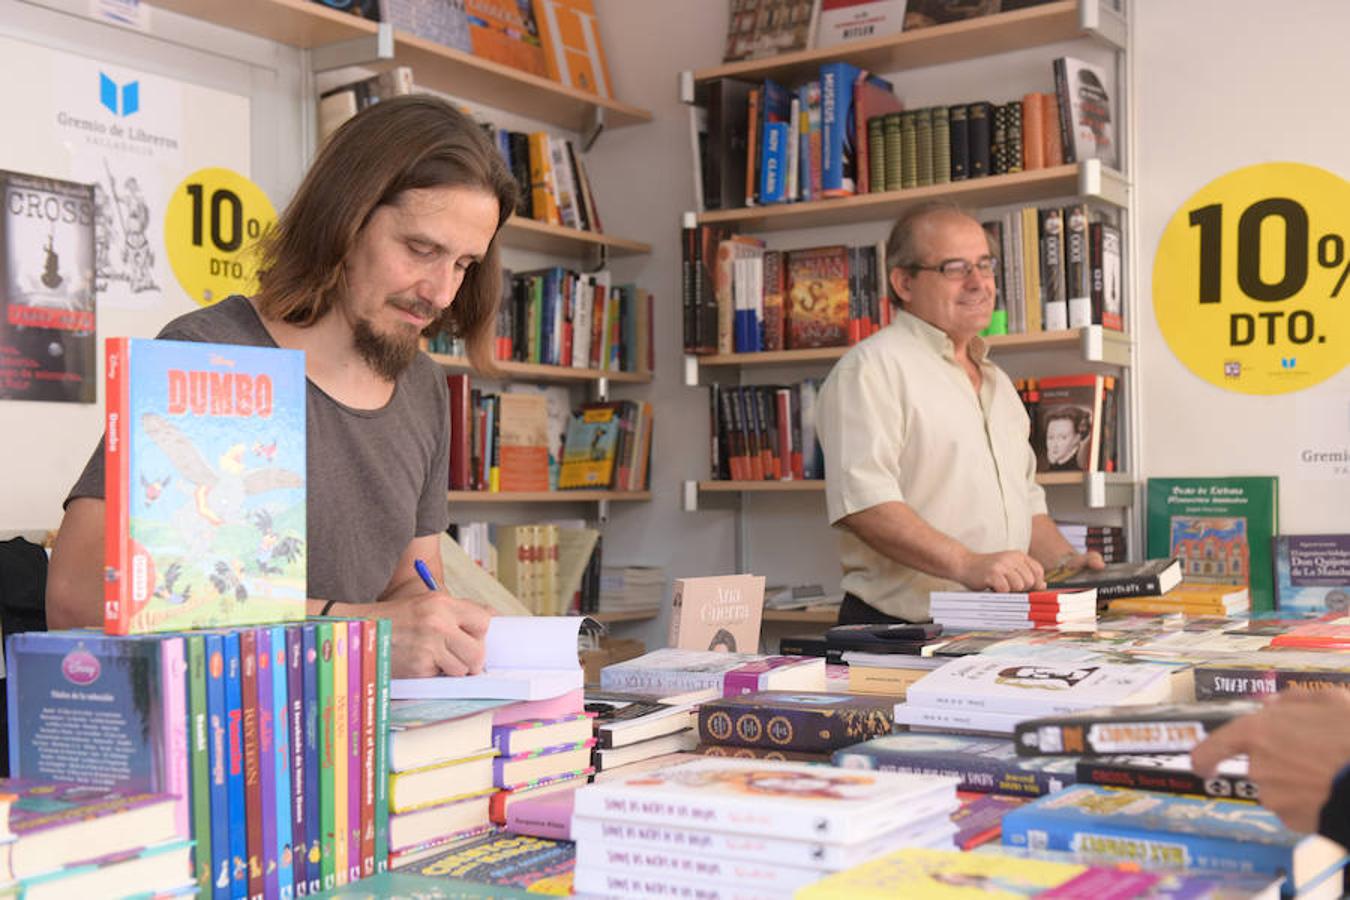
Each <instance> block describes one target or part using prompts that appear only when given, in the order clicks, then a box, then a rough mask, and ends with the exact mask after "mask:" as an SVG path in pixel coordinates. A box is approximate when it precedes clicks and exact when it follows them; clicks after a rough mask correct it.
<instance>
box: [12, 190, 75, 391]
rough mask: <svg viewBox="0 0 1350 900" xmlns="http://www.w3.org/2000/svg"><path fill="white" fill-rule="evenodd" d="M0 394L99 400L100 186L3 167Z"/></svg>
mask: <svg viewBox="0 0 1350 900" xmlns="http://www.w3.org/2000/svg"><path fill="white" fill-rule="evenodd" d="M0 198H2V199H3V200H4V209H3V212H0V400H45V401H55V402H64V403H93V402H94V393H95V387H96V385H95V383H94V378H95V354H96V353H97V345H96V343H95V337H94V189H93V187H92V186H90V185H87V184H75V183H73V182H69V181H58V180H56V179H54V178H40V177H38V176H35V175H24V174H20V173H18V172H6V171H3V170H0Z"/></svg>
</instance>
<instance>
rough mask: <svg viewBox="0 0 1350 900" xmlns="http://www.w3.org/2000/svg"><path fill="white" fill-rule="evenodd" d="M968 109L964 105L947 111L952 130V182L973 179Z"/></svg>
mask: <svg viewBox="0 0 1350 900" xmlns="http://www.w3.org/2000/svg"><path fill="white" fill-rule="evenodd" d="M966 110H967V107H966V106H965V105H964V104H962V105H960V106H953V107H951V109H949V110H948V111H947V118H948V123H949V127H950V129H951V145H952V165H951V180H952V181H965V180H966V179H967V178H970V177H972V175H973V173H972V172H971V166H970V158H971V152H970V122H969V119H968V118H967V116H966Z"/></svg>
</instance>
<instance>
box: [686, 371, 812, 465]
mask: <svg viewBox="0 0 1350 900" xmlns="http://www.w3.org/2000/svg"><path fill="white" fill-rule="evenodd" d="M819 389H820V379H817V378H807V379H804V380H803V381H800V382H798V383H797V384H794V385H745V386H742V387H734V386H730V385H719V384H714V385H710V386H709V388H708V398H709V403H710V407H709V418H710V420H711V425H712V436H713V439H712V443H711V451H712V456H711V460H710V463H711V466H710V471H711V472H712V476H713V478H714V479H715V480H723V481H725V480H732V481H801V480H803V479H817V478H823V477H824V475H825V464H824V460H823V458H822V456H821V450H820V441H819V439H818V438H817V437H816V426H815V421H816V413H815V409H816V395H817V392H818V391H819Z"/></svg>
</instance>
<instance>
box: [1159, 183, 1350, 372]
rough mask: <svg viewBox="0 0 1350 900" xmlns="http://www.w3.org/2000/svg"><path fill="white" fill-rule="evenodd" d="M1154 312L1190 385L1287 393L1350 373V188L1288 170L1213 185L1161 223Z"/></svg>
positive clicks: (1196, 193) (1349, 184)
mask: <svg viewBox="0 0 1350 900" xmlns="http://www.w3.org/2000/svg"><path fill="white" fill-rule="evenodd" d="M1153 311H1154V314H1155V315H1156V317H1157V321H1158V328H1159V330H1161V331H1162V334H1163V337H1164V338H1165V339H1166V340H1167V345H1168V347H1170V348H1171V350H1172V352H1173V353H1174V354H1176V357H1177V359H1178V360H1180V361H1181V362H1182V363H1183V364H1184V365H1185V366H1186V367H1187V368H1188V369H1190V371H1191V372H1192V373H1193V374H1194V375H1196V376H1197V377H1199V378H1201V379H1203V380H1205V381H1207V382H1209V383H1210V384H1213V385H1215V386H1217V387H1219V388H1222V389H1224V390H1229V391H1234V392H1236V393H1241V394H1265V395H1269V394H1286V393H1291V392H1294V391H1302V390H1305V389H1307V388H1310V387H1313V386H1314V385H1317V384H1321V383H1322V382H1324V381H1326V380H1327V379H1329V378H1332V377H1333V376H1335V375H1336V374H1337V373H1339V372H1340V371H1341V370H1342V369H1343V368H1345V366H1346V363H1347V362H1350V182H1348V181H1346V180H1345V179H1344V178H1342V177H1341V176H1340V175H1337V174H1336V173H1334V172H1329V171H1327V170H1326V169H1321V168H1318V167H1316V166H1310V165H1307V164H1304V163H1295V162H1270V163H1261V164H1259V165H1254V166H1247V167H1245V168H1241V169H1236V170H1234V171H1232V172H1228V173H1226V174H1224V175H1220V176H1219V177H1217V178H1215V179H1214V180H1212V181H1210V182H1209V183H1208V184H1206V185H1205V186H1204V187H1202V188H1201V189H1200V190H1198V191H1196V192H1195V193H1194V194H1192V195H1191V196H1190V197H1189V198H1188V199H1187V200H1186V201H1185V202H1184V203H1182V205H1181V207H1180V208H1179V209H1178V210H1177V212H1176V213H1175V214H1174V215H1173V216H1172V218H1171V220H1170V221H1169V222H1168V224H1167V227H1166V228H1165V229H1164V230H1163V234H1162V238H1161V240H1160V241H1159V243H1158V251H1157V254H1156V256H1155V257H1154V263H1153Z"/></svg>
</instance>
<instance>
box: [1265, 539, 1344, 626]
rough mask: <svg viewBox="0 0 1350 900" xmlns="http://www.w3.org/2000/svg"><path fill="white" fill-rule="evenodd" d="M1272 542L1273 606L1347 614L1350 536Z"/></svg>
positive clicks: (1276, 540)
mask: <svg viewBox="0 0 1350 900" xmlns="http://www.w3.org/2000/svg"><path fill="white" fill-rule="evenodd" d="M1274 540H1275V545H1274V548H1273V550H1272V555H1273V556H1274V559H1275V605H1276V607H1278V608H1279V609H1281V610H1286V609H1289V610H1298V611H1310V612H1340V613H1345V612H1347V611H1350V534H1281V535H1277V536H1276V537H1275V539H1274Z"/></svg>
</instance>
